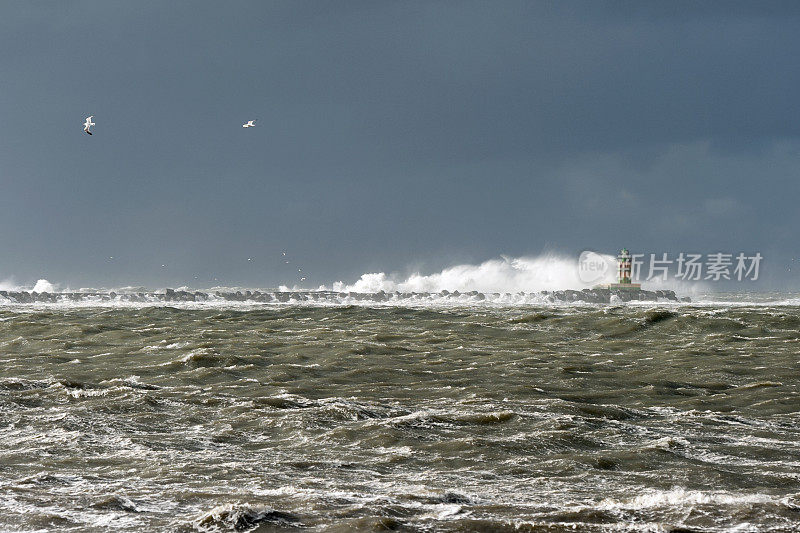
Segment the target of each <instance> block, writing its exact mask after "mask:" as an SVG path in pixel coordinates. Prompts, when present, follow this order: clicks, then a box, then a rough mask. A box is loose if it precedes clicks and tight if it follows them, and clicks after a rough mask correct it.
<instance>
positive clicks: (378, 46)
mask: <svg viewBox="0 0 800 533" xmlns="http://www.w3.org/2000/svg"><path fill="white" fill-rule="evenodd" d="M798 28H800V2H785V3H780V2H763V1H759V2H733V1H724V2H722V1H720V2H705V3H704V2H677V1H670V2H654V3H647V2H641V1H635V2H612V3H604V2H597V1H592V2H586V3H583V2H555V1H549V2H533V1H525V2H497V1H483V2H466V1H459V2H435V1H431V2H395V1H385V2H379V1H378V2H376V1H366V2H358V1H349V2H300V1H296V0H291V1H284V2H266V1H253V2H245V1H230V2H219V1H214V2H200V1H194V2H181V1H175V0H170V1H168V2H165V1H163V0H158V1H136V2H130V1H124V2H121V1H109V0H97V1H82V2H78V1H75V2H52V1H48V2H37V1H18V2H3V3H2V4H0V50H2V51H3V52H2V54H0V120H1V121H2V125H3V127H2V129H0V250H1V252H0V280H3V279H7V278H13V279H15V280H16V281H18V282H24V283H27V282H31V281H35V280H36V279H37V278H39V277H45V278H47V279H49V280H50V281H52V282H55V283H59V284H61V285H62V286H73V287H77V286H118V285H132V284H144V285H149V286H155V287H158V286H178V285H183V284H190V285H195V286H209V285H212V284H222V283H224V284H228V285H249V286H274V285H276V284H278V283H291V282H293V281H296V272H295V271H294V270H296V269H294V266H296V265H301V266H302V267H303V268H304V271H305V272H306V273H307V276H308V277H309V281H308V285H309V286H316V285H317V284H319V283H329V282H331V281H335V280H339V279H344V280H351V279H356V278H358V276H360V275H361V274H362V273H364V272H373V271H385V272H392V271H396V272H407V271H409V270H413V269H421V270H422V271H424V272H432V271H435V270H437V269H441V268H443V267H446V266H449V265H452V264H456V263H464V262H473V263H474V262H481V261H484V260H487V259H491V258H494V257H498V256H500V255H501V254H507V255H510V256H522V255H539V254H541V253H545V252H555V253H560V254H566V255H574V256H575V257H577V255H578V253H579V252H580V251H581V250H584V249H593V250H598V251H602V252H611V253H613V252H616V250H618V249H619V248H620V247H622V246H627V247H628V248H630V249H632V250H635V251H637V250H638V251H647V252H670V253H677V252H680V251H686V252H699V253H711V252H717V251H722V252H731V253H737V252H740V251H744V252H748V253H753V252H756V251H758V252H761V253H762V255H763V256H764V263H763V265H762V266H763V268H764V269H765V275H766V276H768V277H769V279H771V280H773V281H774V282H775V283H777V284H778V285H779V286H785V287H791V288H797V287H798V280H800V264H798V268H797V269H796V272H795V271H792V272H789V271H788V270H787V268H788V266H790V261H791V258H792V257H795V256H796V255H800V250H798V243H799V242H800V241H799V240H798V237H797V234H798V228H800V215H799V214H798V200H799V199H800V100H799V99H798V95H800V61H799V60H798V57H800V31H798ZM87 115H94V117H95V122H96V126H95V127H94V130H93V132H94V135H92V136H88V135H85V134H84V133H83V131H82V123H83V120H84V118H85V117H86V116H87ZM254 118H256V119H258V122H257V127H256V128H251V129H243V128H242V127H241V125H242V123H244V122H245V121H247V120H250V119H254ZM283 251H286V252H287V255H288V256H289V257H290V258H291V260H292V264H291V265H289V266H287V265H286V264H285V263H284V262H283V259H282V256H281V252H283ZM110 257H113V259H110ZM248 258H250V259H251V260H250V261H248ZM161 265H165V266H164V267H162V266H161ZM293 269H294V270H293ZM195 276H197V280H195ZM215 277H216V278H217V281H216V282H213V278H215Z"/></svg>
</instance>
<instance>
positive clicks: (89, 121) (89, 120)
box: [83, 115, 94, 135]
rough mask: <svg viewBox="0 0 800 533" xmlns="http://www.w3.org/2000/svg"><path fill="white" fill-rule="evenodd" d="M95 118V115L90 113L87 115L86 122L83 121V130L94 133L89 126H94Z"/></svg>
mask: <svg viewBox="0 0 800 533" xmlns="http://www.w3.org/2000/svg"><path fill="white" fill-rule="evenodd" d="M93 118H94V115H89V116H88V117H86V122H84V123H83V131H85V132H86V133H88V134H89V135H91V134H92V132H91V131H89V128H91V127H92V126H94V122H92V119H93Z"/></svg>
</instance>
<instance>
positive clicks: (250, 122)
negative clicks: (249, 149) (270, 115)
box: [242, 119, 258, 128]
mask: <svg viewBox="0 0 800 533" xmlns="http://www.w3.org/2000/svg"><path fill="white" fill-rule="evenodd" d="M256 120H258V119H256ZM242 127H243V128H255V127H256V121H255V120H248V121H247V123H246V124H242Z"/></svg>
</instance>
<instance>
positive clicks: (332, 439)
mask: <svg viewBox="0 0 800 533" xmlns="http://www.w3.org/2000/svg"><path fill="white" fill-rule="evenodd" d="M799 330H800V308H798V307H796V306H791V305H783V306H774V307H771V306H768V305H763V306H739V307H723V306H709V307H689V306H683V307H678V306H674V307H671V308H665V307H655V306H654V307H650V308H646V307H639V306H635V307H625V306H619V307H589V306H583V307H561V308H554V307H545V306H526V307H522V308H520V307H516V308H511V307H501V308H492V307H477V306H472V307H457V308H447V309H444V308H414V309H412V308H403V307H384V308H369V307H345V306H340V307H314V306H308V307H295V306H286V307H276V308H258V309H246V310H236V309H202V308H200V309H175V308H170V307H150V308H138V309H135V308H129V309H121V308H84V309H58V308H53V309H34V308H16V309H11V308H7V309H5V310H0V354H1V357H2V361H1V362H2V374H0V375H1V376H2V378H0V408H1V410H0V427H2V432H0V485H1V486H2V490H0V508H1V509H2V512H0V529H7V530H32V529H39V530H54V529H59V530H70V529H72V530H96V531H104V530H109V529H116V530H141V531H145V530H150V531H152V530H159V529H168V530H176V529H178V530H185V531H190V530H203V531H219V530H250V529H256V530H261V531H271V530H278V529H286V528H310V529H312V530H330V531H350V530H374V529H378V528H395V529H399V530H402V531H421V530H436V531H562V530H573V528H577V529H579V530H582V531H607V530H609V529H616V530H623V531H625V530H631V531H659V530H667V531H668V530H670V529H678V528H683V529H681V530H689V531H694V530H696V531H727V530H730V529H733V528H739V529H738V530H742V531H763V530H773V531H794V530H795V529H796V528H797V526H798V523H800V479H799V477H800V476H799V475H798V471H800V469H798V466H800V462H799V461H798V457H800V444H798V442H800V430H799V429H798V427H799V426H798V422H800V416H799V415H798V406H799V405H800V402H798V396H797V394H798V386H797V383H798V377H800V361H798V355H797V353H798V343H800V333H799V332H798V331H799Z"/></svg>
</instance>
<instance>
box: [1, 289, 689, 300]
mask: <svg viewBox="0 0 800 533" xmlns="http://www.w3.org/2000/svg"><path fill="white" fill-rule="evenodd" d="M631 301H643V302H658V301H662V302H678V301H681V302H688V301H689V298H686V297H684V298H681V299H680V300H679V298H678V296H677V295H676V294H675V293H674V292H673V291H669V290H657V291H647V290H638V291H632V290H625V289H622V290H619V289H600V288H598V289H583V290H563V291H541V292H515V293H510V292H502V293H501V292H489V293H482V292H478V291H470V292H459V291H453V292H450V291H441V292H385V291H379V292H372V293H366V292H338V291H303V290H298V291H278V290H262V291H259V290H253V291H249V290H245V291H208V292H203V291H188V290H175V289H166V290H164V291H153V292H119V293H117V292H114V291H109V292H103V291H96V292H91V291H89V292H87V291H80V292H68V291H67V292H52V293H48V292H29V291H0V304H3V303H5V304H34V303H70V302H75V303H93V302H96V303H103V302H109V303H110V302H131V303H160V302H164V303H166V302H250V303H302V302H309V303H314V302H318V303H332V304H351V303H360V302H362V303H370V302H374V303H393V302H394V303H403V302H405V303H413V302H420V303H422V302H442V303H445V302H451V303H465V304H469V303H477V302H486V303H498V304H504V303H507V304H514V303H520V304H525V303H529V304H537V303H581V302H583V303H594V304H610V303H617V302H631Z"/></svg>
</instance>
